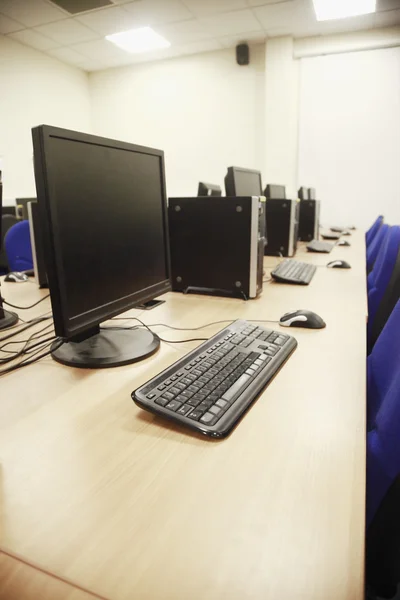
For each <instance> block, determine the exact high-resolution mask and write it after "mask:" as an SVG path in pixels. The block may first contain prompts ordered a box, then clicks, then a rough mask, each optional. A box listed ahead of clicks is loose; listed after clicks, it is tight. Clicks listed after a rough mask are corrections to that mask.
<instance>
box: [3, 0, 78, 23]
mask: <svg viewBox="0 0 400 600" xmlns="http://www.w3.org/2000/svg"><path fill="white" fill-rule="evenodd" d="M0 13H3V14H4V15H7V16H8V17H11V18H12V19H15V20H16V21H18V22H19V23H22V24H23V25H25V26H26V27H35V25H41V24H42V23H51V22H52V21H58V20H60V19H63V18H65V17H67V13H66V12H64V11H63V10H61V9H60V8H57V7H56V6H54V5H53V4H49V3H48V2H45V0H0Z"/></svg>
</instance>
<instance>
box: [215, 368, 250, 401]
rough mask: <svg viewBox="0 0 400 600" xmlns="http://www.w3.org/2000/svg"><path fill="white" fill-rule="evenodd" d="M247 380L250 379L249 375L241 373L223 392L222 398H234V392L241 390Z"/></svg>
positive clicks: (246, 383)
mask: <svg viewBox="0 0 400 600" xmlns="http://www.w3.org/2000/svg"><path fill="white" fill-rule="evenodd" d="M249 381H251V377H250V375H246V374H244V375H242V376H241V377H240V378H239V379H238V380H237V382H236V383H234V384H233V386H232V387H230V388H229V390H227V391H226V392H225V394H224V395H223V397H222V398H223V400H228V401H229V400H232V398H234V397H235V396H236V394H238V393H239V392H241V391H242V390H243V389H244V388H245V387H246V386H247V385H248V383H249Z"/></svg>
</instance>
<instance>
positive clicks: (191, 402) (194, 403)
mask: <svg viewBox="0 0 400 600" xmlns="http://www.w3.org/2000/svg"><path fill="white" fill-rule="evenodd" d="M185 400H186V404H189V406H198V405H199V404H200V403H201V400H200V399H199V398H196V396H193V398H189V399H188V398H186V399H185Z"/></svg>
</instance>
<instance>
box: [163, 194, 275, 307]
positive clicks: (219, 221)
mask: <svg viewBox="0 0 400 600" xmlns="http://www.w3.org/2000/svg"><path fill="white" fill-rule="evenodd" d="M168 215H169V236H170V250H171V272H172V289H173V290H174V291H179V292H187V291H193V292H200V293H213V294H218V295H230V296H234V297H239V298H246V299H248V298H256V297H257V296H258V295H259V294H260V293H261V292H262V287H263V257H264V246H265V199H264V198H263V197H262V198H260V197H256V196H253V197H249V196H248V197H220V198H217V197H214V198H212V197H200V198H170V199H169V207H168Z"/></svg>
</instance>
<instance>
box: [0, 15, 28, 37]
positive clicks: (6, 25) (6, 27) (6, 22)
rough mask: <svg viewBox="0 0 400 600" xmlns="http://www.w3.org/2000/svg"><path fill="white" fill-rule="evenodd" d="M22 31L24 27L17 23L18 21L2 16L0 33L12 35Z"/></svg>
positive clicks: (0, 17) (0, 16)
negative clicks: (14, 32)
mask: <svg viewBox="0 0 400 600" xmlns="http://www.w3.org/2000/svg"><path fill="white" fill-rule="evenodd" d="M21 29H24V25H21V23H17V21H14V19H10V17H6V15H1V14H0V33H2V34H3V35H5V34H6V33H12V32H13V31H19V30H21Z"/></svg>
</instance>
